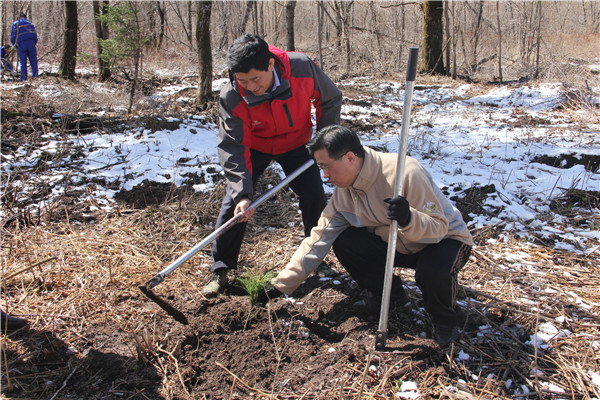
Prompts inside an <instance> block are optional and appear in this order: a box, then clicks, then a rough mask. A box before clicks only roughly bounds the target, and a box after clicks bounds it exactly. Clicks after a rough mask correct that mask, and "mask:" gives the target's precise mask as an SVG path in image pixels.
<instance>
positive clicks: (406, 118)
mask: <svg viewBox="0 0 600 400" xmlns="http://www.w3.org/2000/svg"><path fill="white" fill-rule="evenodd" d="M418 57H419V48H418V47H411V48H410V49H409V53H408V64H407V66H406V87H405V89H404V107H403V110H402V126H401V128H400V137H399V139H400V144H399V145H398V165H397V167H396V180H395V181H394V196H400V195H402V189H403V185H404V161H405V159H406V144H407V142H408V128H409V126H410V109H411V106H412V96H413V89H414V84H415V77H416V75H417V61H418ZM397 238H398V221H395V220H392V223H391V225H390V233H389V238H388V247H387V256H386V260H385V277H384V280H383V294H382V299H381V312H380V314H379V328H378V330H377V335H376V336H375V349H377V350H383V349H384V348H385V343H386V341H387V334H388V315H389V309H390V295H391V289H392V278H393V276H394V258H395V256H396V241H397Z"/></svg>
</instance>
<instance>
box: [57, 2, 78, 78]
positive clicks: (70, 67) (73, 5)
mask: <svg viewBox="0 0 600 400" xmlns="http://www.w3.org/2000/svg"><path fill="white" fill-rule="evenodd" d="M78 29H79V26H78V22H77V2H76V1H65V38H64V42H63V43H64V44H63V50H62V57H61V61H60V66H59V68H58V74H59V75H60V76H61V77H63V78H65V79H71V80H73V79H75V65H76V63H77V59H76V56H77V31H78Z"/></svg>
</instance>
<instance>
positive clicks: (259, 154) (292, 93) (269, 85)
mask: <svg viewBox="0 0 600 400" xmlns="http://www.w3.org/2000/svg"><path fill="white" fill-rule="evenodd" d="M227 63H228V66H229V74H230V81H229V82H228V83H227V84H226V85H225V86H224V87H223V89H221V94H220V115H219V118H220V121H219V139H218V153H219V159H220V162H221V166H222V167H223V170H224V172H225V175H226V177H227V181H228V185H227V189H226V194H225V198H224V199H223V203H222V205H221V211H220V213H219V217H218V218H217V228H218V227H219V226H221V225H223V224H224V223H225V222H227V221H228V220H229V219H231V218H232V217H233V216H234V215H237V214H239V213H243V214H244V216H243V218H242V222H241V223H239V224H236V225H235V226H233V227H232V228H231V229H229V230H228V231H227V232H225V233H224V234H222V235H221V236H219V237H218V238H217V240H215V242H214V244H213V258H214V261H215V262H214V264H213V265H212V267H211V271H212V272H213V277H212V280H211V282H210V283H209V284H208V285H207V286H205V287H204V289H203V290H202V294H203V295H204V296H206V297H213V296H216V295H217V294H218V293H219V292H220V291H221V290H223V288H224V287H225V286H226V285H227V271H228V270H229V269H235V268H236V267H237V262H238V255H239V252H240V248H241V245H242V239H243V236H244V231H245V228H246V221H247V220H248V218H250V217H251V216H252V213H253V211H254V210H252V209H249V206H250V205H251V203H252V200H253V196H254V186H255V185H256V183H257V181H258V179H259V177H260V176H261V174H262V173H263V172H264V171H265V170H266V169H267V167H268V166H269V164H270V163H271V161H276V162H277V163H278V164H279V165H281V168H282V169H283V171H284V173H285V174H289V173H291V172H293V171H295V170H296V169H297V168H298V167H300V166H301V165H302V164H304V163H305V162H306V161H308V160H309V159H310V158H311V156H310V154H309V152H308V149H306V147H305V144H306V143H307V142H308V141H309V140H310V138H311V134H312V128H313V124H312V121H311V119H312V110H311V106H312V107H314V108H315V117H316V122H317V129H321V128H324V127H326V126H329V125H335V124H339V122H340V111H341V106H342V93H341V92H340V90H339V89H338V88H337V87H336V86H335V84H334V83H333V82H332V81H331V79H329V77H328V76H327V75H326V74H325V73H324V72H323V71H322V70H321V69H320V68H319V67H318V66H317V65H316V64H315V63H314V62H313V61H312V60H310V59H309V58H308V57H307V56H306V55H305V54H303V53H296V52H286V51H283V50H280V49H278V48H276V47H274V46H271V45H268V44H267V43H266V42H265V41H264V40H263V39H262V38H260V37H259V36H257V35H250V34H245V35H243V36H241V37H239V38H238V39H236V40H235V41H234V42H233V44H232V45H231V47H230V48H229V50H228V52H227ZM290 187H291V188H292V190H293V191H294V192H295V193H296V194H297V195H298V198H299V206H300V211H301V212H302V222H303V224H304V234H305V236H309V235H310V230H311V229H312V227H313V226H315V225H316V224H317V221H318V220H319V215H320V214H321V211H322V210H323V208H324V207H325V204H326V198H325V193H324V190H323V183H322V181H321V178H320V175H319V169H318V168H317V166H316V165H313V166H311V167H310V168H309V169H307V170H306V171H305V172H304V173H302V174H301V175H300V176H298V177H297V178H296V179H295V180H293V181H292V182H291V183H290ZM322 270H323V271H322V272H321V275H329V274H331V273H332V272H334V271H333V270H331V269H329V268H328V267H327V266H326V264H324V265H323V267H322Z"/></svg>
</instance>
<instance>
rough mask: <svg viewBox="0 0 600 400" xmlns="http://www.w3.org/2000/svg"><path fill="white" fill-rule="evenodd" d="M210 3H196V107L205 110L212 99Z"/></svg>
mask: <svg viewBox="0 0 600 400" xmlns="http://www.w3.org/2000/svg"><path fill="white" fill-rule="evenodd" d="M211 13H212V1H201V2H200V3H198V15H197V18H196V42H197V43H198V71H199V72H198V94H197V96H196V105H197V106H199V107H201V108H202V109H206V105H207V103H208V102H209V101H210V100H211V99H212V75H213V61H212V47H211V44H210V16H211Z"/></svg>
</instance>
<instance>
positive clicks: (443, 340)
mask: <svg viewBox="0 0 600 400" xmlns="http://www.w3.org/2000/svg"><path fill="white" fill-rule="evenodd" d="M433 338H434V340H435V341H436V342H437V344H439V345H440V346H441V347H446V346H449V345H450V344H451V343H454V342H457V341H458V339H459V338H460V333H459V331H458V327H457V326H456V325H446V324H434V332H433Z"/></svg>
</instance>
